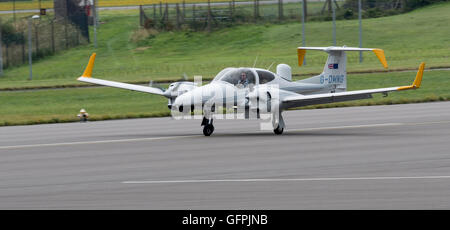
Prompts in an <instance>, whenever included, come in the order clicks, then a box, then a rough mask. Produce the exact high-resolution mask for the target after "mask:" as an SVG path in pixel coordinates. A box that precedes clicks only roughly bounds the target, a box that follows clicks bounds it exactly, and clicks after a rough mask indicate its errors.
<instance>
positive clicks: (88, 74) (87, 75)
mask: <svg viewBox="0 0 450 230" xmlns="http://www.w3.org/2000/svg"><path fill="white" fill-rule="evenodd" d="M95 56H96V54H95V53H93V54H92V56H91V58H90V59H89V64H88V66H87V67H86V69H85V70H84V73H83V75H82V76H81V77H79V78H78V79H77V80H78V81H82V82H88V83H92V84H97V85H104V86H110V87H115V88H121V89H128V90H133V91H139V92H144V93H151V94H157V95H163V93H164V91H163V90H161V89H159V88H154V87H149V86H142V85H133V84H127V83H122V82H115V81H107V80H101V79H96V78H92V69H93V68H94V62H95Z"/></svg>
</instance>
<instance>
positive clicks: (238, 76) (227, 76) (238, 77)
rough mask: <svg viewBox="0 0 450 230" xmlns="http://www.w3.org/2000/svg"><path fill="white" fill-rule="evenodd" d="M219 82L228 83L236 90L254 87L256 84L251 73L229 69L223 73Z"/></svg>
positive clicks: (242, 69) (244, 70)
mask: <svg viewBox="0 0 450 230" xmlns="http://www.w3.org/2000/svg"><path fill="white" fill-rule="evenodd" d="M220 81H224V82H228V83H230V84H233V85H234V86H236V87H238V88H245V87H248V86H251V85H254V84H255V82H256V80H255V75H254V74H253V72H252V71H251V70H250V69H245V68H239V69H231V70H230V71H227V72H225V73H224V74H223V75H222V76H221V78H220Z"/></svg>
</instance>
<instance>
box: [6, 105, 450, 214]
mask: <svg viewBox="0 0 450 230" xmlns="http://www.w3.org/2000/svg"><path fill="white" fill-rule="evenodd" d="M284 114H285V121H286V124H287V129H286V130H285V133H284V134H283V135H281V136H276V135H274V134H273V133H272V131H261V130H260V129H259V125H260V123H259V122H258V121H243V120H216V121H215V127H216V129H215V133H214V134H213V135H212V136H211V137H204V136H203V135H202V131H201V127H200V122H201V121H200V120H181V121H179V120H178V121H177V120H172V119H171V118H150V119H131V120H115V121H99V122H88V123H66V124H50V125H34V126H16V127H1V128H0V209H449V208H450V102H434V103H422V104H406V105H389V106H366V107H351V108H333V109H318V110H302V111H288V112H285V113H284Z"/></svg>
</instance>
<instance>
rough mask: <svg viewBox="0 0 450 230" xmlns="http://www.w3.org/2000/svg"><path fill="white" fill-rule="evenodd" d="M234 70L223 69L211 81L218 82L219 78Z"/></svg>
mask: <svg viewBox="0 0 450 230" xmlns="http://www.w3.org/2000/svg"><path fill="white" fill-rule="evenodd" d="M235 69H236V68H231V67H229V68H225V69H223V70H222V71H220V72H219V73H218V74H217V75H216V76H215V77H214V79H213V81H218V80H220V78H221V77H223V75H225V74H226V73H228V72H229V71H232V70H235Z"/></svg>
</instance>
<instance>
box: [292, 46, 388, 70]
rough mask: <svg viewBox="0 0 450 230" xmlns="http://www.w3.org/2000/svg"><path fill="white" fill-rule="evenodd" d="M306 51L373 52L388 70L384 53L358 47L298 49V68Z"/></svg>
mask: <svg viewBox="0 0 450 230" xmlns="http://www.w3.org/2000/svg"><path fill="white" fill-rule="evenodd" d="M306 50H320V51H324V52H327V53H329V52H332V51H373V52H374V53H375V55H376V56H377V58H378V60H380V62H381V64H382V65H383V67H384V68H385V69H387V68H388V64H387V61H386V57H385V56H384V51H383V50H382V49H376V48H358V47H345V46H342V47H340V46H329V47H298V48H297V55H298V66H302V64H303V60H304V58H305V54H306Z"/></svg>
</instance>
